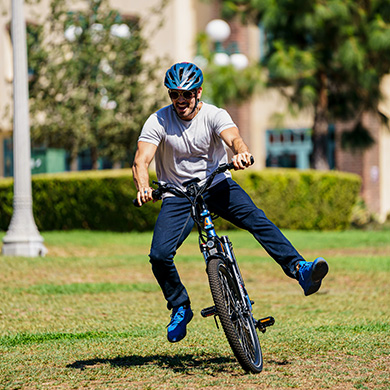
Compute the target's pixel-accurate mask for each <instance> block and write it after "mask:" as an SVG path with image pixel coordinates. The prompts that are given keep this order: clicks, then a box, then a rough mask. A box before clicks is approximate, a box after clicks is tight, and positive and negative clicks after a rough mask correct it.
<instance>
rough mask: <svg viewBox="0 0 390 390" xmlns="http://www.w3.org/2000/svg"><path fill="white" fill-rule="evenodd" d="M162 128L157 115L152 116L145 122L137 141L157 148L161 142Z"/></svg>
mask: <svg viewBox="0 0 390 390" xmlns="http://www.w3.org/2000/svg"><path fill="white" fill-rule="evenodd" d="M162 134H163V126H162V124H161V123H160V121H159V119H158V117H157V114H156V113H154V114H152V115H151V116H150V117H149V118H148V119H147V120H146V122H145V124H144V126H143V128H142V130H141V134H140V136H139V137H138V141H143V142H148V143H150V144H153V145H156V146H158V145H159V144H160V142H161V139H162Z"/></svg>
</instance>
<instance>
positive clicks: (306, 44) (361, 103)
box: [222, 0, 390, 168]
mask: <svg viewBox="0 0 390 390" xmlns="http://www.w3.org/2000/svg"><path fill="white" fill-rule="evenodd" d="M222 3H223V12H224V14H225V16H233V15H236V14H237V13H240V14H241V16H242V17H243V20H244V21H246V22H253V23H256V24H261V25H262V26H263V27H264V29H265V31H266V32H267V38H268V43H269V51H268V54H267V56H266V58H265V60H264V65H265V66H266V67H267V68H268V70H269V76H270V77H269V84H270V85H272V86H277V87H280V88H281V90H282V91H286V90H287V89H286V88H285V87H290V88H289V89H288V91H289V93H287V94H286V95H287V97H288V98H289V99H290V101H291V103H292V104H294V105H295V106H296V107H298V108H302V107H308V106H312V107H313V108H314V111H315V119H314V125H313V141H314V157H315V159H316V160H315V161H314V166H315V167H316V168H326V165H327V164H326V161H325V160H326V155H327V153H326V132H327V129H328V127H329V126H328V125H329V122H330V121H334V120H336V119H341V120H352V121H353V123H354V126H353V127H354V130H353V132H352V133H351V134H350V136H349V137H348V140H349V141H348V142H347V143H346V144H348V145H349V146H351V147H353V146H355V147H356V146H358V147H362V146H368V145H370V144H371V143H372V138H371V137H370V136H369V133H368V131H367V129H365V128H364V125H363V123H362V118H363V113H365V112H367V111H368V112H373V113H377V108H378V103H379V101H380V100H381V99H382V96H381V90H380V83H381V80H382V78H383V76H384V75H386V74H387V73H389V70H390V2H389V1H388V0H295V1H292V0H278V1H275V0H262V1H258V0H223V1H222ZM291 87H292V88H291ZM290 91H292V92H290ZM354 140H356V142H354Z"/></svg>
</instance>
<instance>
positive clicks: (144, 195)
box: [133, 141, 157, 206]
mask: <svg viewBox="0 0 390 390" xmlns="http://www.w3.org/2000/svg"><path fill="white" fill-rule="evenodd" d="M137 146H138V147H137V151H136V153H135V158H134V163H133V179H134V184H135V186H136V188H137V190H138V193H137V199H138V204H139V205H140V206H142V203H145V202H148V201H150V200H153V198H152V191H153V190H152V188H150V185H149V171H148V168H149V165H150V163H151V162H152V160H153V157H154V155H155V154H156V150H157V146H156V145H154V144H151V143H149V142H143V141H139V142H138V145H137Z"/></svg>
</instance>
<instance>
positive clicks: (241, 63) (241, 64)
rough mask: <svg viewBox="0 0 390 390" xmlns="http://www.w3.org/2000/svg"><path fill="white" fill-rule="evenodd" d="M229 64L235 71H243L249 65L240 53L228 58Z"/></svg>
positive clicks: (246, 58) (244, 56)
mask: <svg viewBox="0 0 390 390" xmlns="http://www.w3.org/2000/svg"><path fill="white" fill-rule="evenodd" d="M230 62H231V64H232V65H233V66H234V67H235V68H236V69H237V70H243V69H245V68H246V67H247V66H248V65H249V60H248V57H247V56H246V55H245V54H242V53H234V54H232V55H231V56H230Z"/></svg>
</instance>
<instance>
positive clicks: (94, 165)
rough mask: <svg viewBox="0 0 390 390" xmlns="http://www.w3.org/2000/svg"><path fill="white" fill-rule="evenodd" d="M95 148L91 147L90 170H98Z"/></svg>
mask: <svg viewBox="0 0 390 390" xmlns="http://www.w3.org/2000/svg"><path fill="white" fill-rule="evenodd" d="M98 157H99V156H98V151H97V148H95V147H91V160H92V169H99V164H98Z"/></svg>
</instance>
